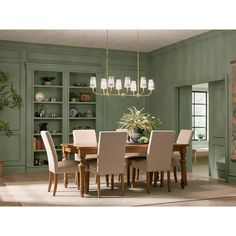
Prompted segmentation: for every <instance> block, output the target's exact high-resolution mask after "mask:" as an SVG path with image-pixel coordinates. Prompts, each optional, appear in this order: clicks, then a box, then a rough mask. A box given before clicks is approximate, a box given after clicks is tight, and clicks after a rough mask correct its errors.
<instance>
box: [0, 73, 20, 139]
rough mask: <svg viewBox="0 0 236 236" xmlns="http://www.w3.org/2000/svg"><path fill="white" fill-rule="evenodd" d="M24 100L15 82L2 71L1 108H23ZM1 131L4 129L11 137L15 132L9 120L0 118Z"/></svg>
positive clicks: (0, 78) (0, 86)
mask: <svg viewBox="0 0 236 236" xmlns="http://www.w3.org/2000/svg"><path fill="white" fill-rule="evenodd" d="M22 106H23V101H22V98H21V96H20V95H19V94H18V93H17V92H16V90H15V89H14V87H13V82H12V81H10V77H9V75H8V74H7V73H5V72H2V71H0V110H3V108H4V107H8V108H10V109H14V108H16V107H17V108H19V109H20V108H21V107H22ZM0 131H4V132H5V135H6V136H8V137H10V136H11V135H12V134H13V132H12V130H11V129H10V127H9V124H8V122H5V121H4V120H0Z"/></svg>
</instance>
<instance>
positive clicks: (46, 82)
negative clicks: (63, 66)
mask: <svg viewBox="0 0 236 236" xmlns="http://www.w3.org/2000/svg"><path fill="white" fill-rule="evenodd" d="M41 79H42V81H43V84H44V85H52V81H53V80H55V79H56V77H47V76H44V77H42V78H41Z"/></svg>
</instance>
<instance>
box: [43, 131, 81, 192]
mask: <svg viewBox="0 0 236 236" xmlns="http://www.w3.org/2000/svg"><path fill="white" fill-rule="evenodd" d="M40 134H41V137H42V139H43V143H44V146H45V149H46V152H47V157H48V169H49V179H48V192H50V190H51V185H52V177H53V176H54V188H53V196H55V195H56V191H57V183H58V174H66V175H67V173H77V176H79V175H78V173H79V168H78V164H79V162H77V161H73V160H63V161H58V158H57V152H56V149H55V145H54V142H53V140H52V137H51V134H50V133H49V132H48V131H41V132H40ZM77 183H79V182H77ZM67 184H68V182H67V181H64V186H65V187H66V188H67ZM77 187H78V185H77Z"/></svg>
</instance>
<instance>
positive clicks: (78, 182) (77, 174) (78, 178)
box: [75, 172, 80, 190]
mask: <svg viewBox="0 0 236 236" xmlns="http://www.w3.org/2000/svg"><path fill="white" fill-rule="evenodd" d="M75 175H76V177H77V180H76V182H77V189H78V190H79V188H80V174H79V172H77V173H75Z"/></svg>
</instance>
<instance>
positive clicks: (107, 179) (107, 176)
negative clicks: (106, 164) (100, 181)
mask: <svg viewBox="0 0 236 236" xmlns="http://www.w3.org/2000/svg"><path fill="white" fill-rule="evenodd" d="M106 182H107V187H109V175H106Z"/></svg>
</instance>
